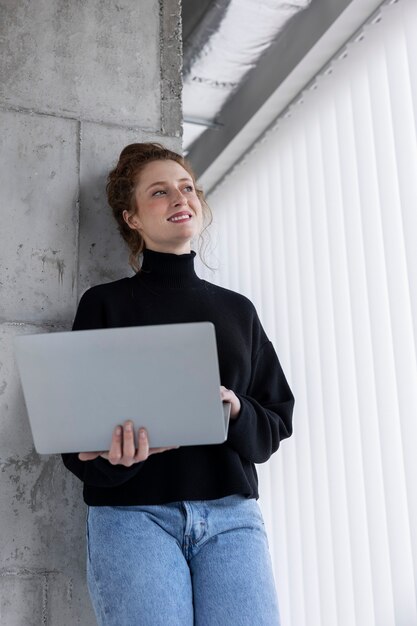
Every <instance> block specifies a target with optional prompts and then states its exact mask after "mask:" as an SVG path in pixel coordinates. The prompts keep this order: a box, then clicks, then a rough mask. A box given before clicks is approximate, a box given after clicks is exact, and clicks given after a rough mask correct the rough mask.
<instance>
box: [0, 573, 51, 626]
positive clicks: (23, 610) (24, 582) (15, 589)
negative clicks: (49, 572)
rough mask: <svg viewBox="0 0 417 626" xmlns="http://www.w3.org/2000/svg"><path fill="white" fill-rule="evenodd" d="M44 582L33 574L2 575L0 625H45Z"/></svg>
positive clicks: (40, 577) (0, 576)
mask: <svg viewBox="0 0 417 626" xmlns="http://www.w3.org/2000/svg"><path fill="white" fill-rule="evenodd" d="M43 591H44V580H43V578H42V576H40V575H36V574H31V573H18V572H15V573H10V574H9V573H4V572H1V573H0V624H4V625H5V626H23V625H24V624H25V625H26V624H33V625H35V624H45V623H46V622H45V619H44V618H45V611H44V609H45V607H44V597H43Z"/></svg>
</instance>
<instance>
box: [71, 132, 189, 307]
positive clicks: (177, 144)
mask: <svg viewBox="0 0 417 626" xmlns="http://www.w3.org/2000/svg"><path fill="white" fill-rule="evenodd" d="M81 138H82V141H81V159H80V163H81V171H80V240H79V280H78V292H79V296H80V295H81V294H82V293H83V292H84V291H85V290H86V289H87V287H90V286H92V285H96V284H99V283H105V282H109V281H112V280H117V279H118V278H123V277H124V276H131V275H132V274H133V270H132V269H131V268H130V266H129V264H128V258H129V250H128V248H127V246H126V245H125V243H124V241H123V239H122V238H121V236H120V234H119V232H118V230H117V224H116V221H115V220H114V218H113V215H112V212H111V209H110V207H109V206H108V204H107V200H106V189H105V187H106V178H107V175H108V173H109V171H110V170H111V169H112V168H113V167H114V166H115V165H116V163H117V160H118V158H119V154H120V152H121V150H122V149H123V148H124V147H125V146H126V145H128V144H130V143H137V142H142V141H156V142H159V143H162V144H163V145H165V146H167V147H168V148H170V149H171V150H175V151H177V152H178V151H180V150H181V140H180V138H175V137H161V136H158V135H150V134H147V133H144V132H143V131H142V130H140V129H123V130H122V129H120V128H115V127H112V126H105V125H103V124H88V123H83V124H82V132H81Z"/></svg>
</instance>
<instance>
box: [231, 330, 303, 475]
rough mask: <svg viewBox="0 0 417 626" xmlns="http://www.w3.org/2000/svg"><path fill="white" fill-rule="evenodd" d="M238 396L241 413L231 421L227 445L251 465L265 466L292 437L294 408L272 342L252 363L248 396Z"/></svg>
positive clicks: (267, 343) (264, 344)
mask: <svg viewBox="0 0 417 626" xmlns="http://www.w3.org/2000/svg"><path fill="white" fill-rule="evenodd" d="M236 396H237V397H238V398H239V400H240V402H241V410H240V412H239V415H238V417H237V418H236V419H234V420H231V421H230V424H229V435H228V440H227V441H228V444H229V445H230V446H231V447H232V448H234V449H235V450H236V451H237V452H238V453H239V454H240V455H241V456H242V457H244V458H245V459H247V460H248V461H252V462H253V463H264V462H265V461H267V460H268V459H269V458H270V456H271V455H272V454H273V453H274V452H276V450H278V447H279V444H280V442H281V440H282V439H286V438H287V437H289V436H290V435H291V433H292V413H293V408H294V396H293V394H292V392H291V389H290V387H289V385H288V383H287V380H286V378H285V375H284V372H283V371H282V368H281V365H280V362H279V360H278V357H277V354H276V352H275V350H274V347H273V345H272V343H271V342H270V341H269V340H267V341H265V343H263V344H262V346H261V347H260V349H259V350H258V352H257V354H256V356H255V358H254V360H253V364H252V376H251V381H250V384H249V387H248V393H247V395H243V394H240V393H236Z"/></svg>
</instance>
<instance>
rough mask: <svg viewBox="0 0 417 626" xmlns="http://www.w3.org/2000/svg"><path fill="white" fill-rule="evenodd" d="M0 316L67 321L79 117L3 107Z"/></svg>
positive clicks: (70, 302) (71, 285) (72, 280)
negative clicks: (64, 118)
mask: <svg viewBox="0 0 417 626" xmlns="http://www.w3.org/2000/svg"><path fill="white" fill-rule="evenodd" d="M0 150H1V152H2V154H3V155H5V156H7V158H5V159H4V161H3V165H2V167H1V169H0V203H1V206H2V207H3V208H2V229H1V230H2V232H1V235H2V245H1V247H0V267H1V268H2V275H1V278H0V281H1V283H0V289H1V300H0V319H2V320H13V321H32V322H38V321H39V322H41V321H45V320H55V321H65V320H68V319H69V318H70V317H71V315H72V310H73V300H74V296H73V293H74V289H75V278H76V272H77V269H76V268H77V234H78V210H77V197H78V156H77V150H78V123H77V122H74V121H71V120H62V119H58V118H55V117H47V116H38V115H29V114H26V113H16V112H0Z"/></svg>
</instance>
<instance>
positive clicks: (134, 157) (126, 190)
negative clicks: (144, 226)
mask: <svg viewBox="0 0 417 626" xmlns="http://www.w3.org/2000/svg"><path fill="white" fill-rule="evenodd" d="M164 160H169V161H176V162H177V163H179V164H180V165H182V167H183V168H184V169H185V170H186V171H187V172H188V174H189V175H190V176H191V178H192V180H193V183H194V187H195V190H196V194H197V196H198V199H199V200H200V202H201V207H202V209H203V224H204V228H203V230H202V232H201V233H200V235H199V244H200V249H199V252H200V256H202V255H201V247H202V244H203V243H204V236H203V233H204V231H205V230H206V229H207V227H208V226H209V225H210V224H211V222H212V219H213V218H212V214H211V210H210V207H209V206H208V204H207V202H206V200H205V197H204V193H203V191H202V189H199V188H197V186H196V181H195V174H194V172H193V170H192V168H191V165H190V164H189V163H188V161H187V160H186V159H184V157H182V156H181V155H179V154H177V153H176V152H173V151H172V150H168V148H165V147H164V146H162V145H161V144H159V143H132V144H130V145H129V146H126V147H125V148H123V150H122V151H121V153H120V156H119V161H118V163H117V165H116V167H115V168H114V169H113V170H112V171H111V172H110V173H109V175H108V177H107V185H106V191H107V200H108V203H109V205H110V207H111V208H112V210H113V215H114V217H115V219H116V222H117V224H118V227H119V232H120V234H121V235H122V237H123V239H124V240H125V241H126V243H127V245H128V246H129V249H130V255H129V264H130V265H131V266H132V268H133V269H134V270H135V271H140V267H139V263H138V257H139V255H140V254H141V253H142V252H143V250H144V249H145V247H146V246H145V241H144V239H143V237H142V236H141V234H140V233H139V232H138V231H136V230H132V229H131V228H129V226H128V225H127V224H126V222H125V220H124V219H123V211H128V213H130V214H133V213H135V212H136V209H137V207H136V199H135V188H136V184H137V183H138V180H139V178H140V174H141V172H142V170H143V169H144V168H145V167H146V165H148V163H151V162H152V161H164ZM202 260H203V259H202ZM203 263H204V260H203Z"/></svg>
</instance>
